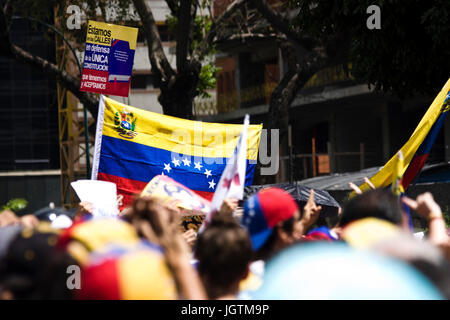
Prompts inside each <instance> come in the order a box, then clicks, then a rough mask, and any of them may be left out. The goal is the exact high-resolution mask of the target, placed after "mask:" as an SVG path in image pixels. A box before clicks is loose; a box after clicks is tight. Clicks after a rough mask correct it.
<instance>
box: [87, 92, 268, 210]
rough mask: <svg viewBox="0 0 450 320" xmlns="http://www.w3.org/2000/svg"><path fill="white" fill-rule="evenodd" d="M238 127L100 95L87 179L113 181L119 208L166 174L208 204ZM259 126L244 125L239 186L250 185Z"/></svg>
mask: <svg viewBox="0 0 450 320" xmlns="http://www.w3.org/2000/svg"><path fill="white" fill-rule="evenodd" d="M242 129H243V125H238V124H221V123H205V122H200V121H192V120H185V119H180V118H175V117H171V116H166V115H162V114H158V113H154V112H150V111H146V110H142V109H138V108H135V107H132V106H128V105H125V104H122V103H120V102H117V101H114V100H112V99H110V98H107V97H105V96H101V98H100V105H99V114H98V118H97V132H96V138H95V151H94V163H93V168H92V179H98V180H104V181H110V182H114V183H115V184H116V185H117V193H118V194H119V195H123V207H124V206H127V205H128V204H129V203H130V202H131V201H132V198H133V196H134V195H136V194H140V193H141V192H142V190H144V188H145V187H146V185H147V184H148V183H149V181H150V180H152V179H153V178H154V177H155V176H158V175H166V176H168V177H170V178H172V179H173V180H175V181H177V182H178V183H181V184H182V185H184V186H186V187H188V188H189V189H191V190H193V191H195V192H196V193H197V194H199V195H201V196H202V197H204V198H206V199H208V200H211V198H212V196H213V194H214V192H215V190H216V188H217V184H218V183H219V180H220V178H221V175H222V172H223V170H224V169H225V166H226V165H227V161H228V159H229V158H230V157H232V155H233V153H234V150H235V147H236V145H237V143H238V139H239V136H240V134H241V131H242ZM261 131H262V125H248V134H247V139H246V140H247V141H246V142H247V146H246V151H245V152H244V154H245V164H246V170H245V172H246V173H245V177H243V179H244V181H245V185H246V186H247V185H250V184H251V183H252V180H253V174H254V171H255V166H256V160H257V155H258V148H259V140H260V136H261Z"/></svg>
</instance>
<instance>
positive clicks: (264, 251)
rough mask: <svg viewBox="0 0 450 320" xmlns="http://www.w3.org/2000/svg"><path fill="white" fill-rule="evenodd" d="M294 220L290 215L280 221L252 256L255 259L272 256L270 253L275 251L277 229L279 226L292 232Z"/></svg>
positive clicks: (264, 258)
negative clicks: (279, 224)
mask: <svg viewBox="0 0 450 320" xmlns="http://www.w3.org/2000/svg"><path fill="white" fill-rule="evenodd" d="M295 222H296V220H295V217H291V218H289V219H287V220H285V221H283V222H282V223H281V226H275V227H274V228H273V229H272V233H271V234H270V236H269V238H267V240H266V242H265V243H264V244H263V246H262V247H261V248H259V249H258V250H257V251H256V253H255V256H254V258H255V260H268V259H269V258H270V257H272V255H273V254H275V253H276V252H274V250H273V247H274V245H275V241H276V239H277V229H279V228H281V229H283V230H284V231H286V232H288V233H292V232H294V224H295Z"/></svg>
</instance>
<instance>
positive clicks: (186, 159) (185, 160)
mask: <svg viewBox="0 0 450 320" xmlns="http://www.w3.org/2000/svg"><path fill="white" fill-rule="evenodd" d="M183 163H184V165H185V166H188V167H190V166H191V161H190V160H188V158H185V159H183Z"/></svg>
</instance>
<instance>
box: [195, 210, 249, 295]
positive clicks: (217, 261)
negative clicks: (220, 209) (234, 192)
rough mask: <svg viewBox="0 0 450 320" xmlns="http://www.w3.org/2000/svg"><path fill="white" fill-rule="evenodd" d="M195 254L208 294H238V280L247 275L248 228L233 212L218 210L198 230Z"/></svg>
mask: <svg viewBox="0 0 450 320" xmlns="http://www.w3.org/2000/svg"><path fill="white" fill-rule="evenodd" d="M195 256H196V258H197V259H198V272H199V274H200V278H201V279H202V281H203V284H204V286H205V288H206V291H207V294H208V297H209V298H210V299H217V298H221V297H224V296H235V295H236V294H237V293H238V290H239V282H240V281H241V280H243V279H244V278H246V277H247V275H248V266H249V263H250V261H251V259H252V246H251V243H250V238H249V236H248V233H247V232H246V230H245V229H243V228H242V227H241V226H240V225H239V224H238V223H237V221H236V220H235V219H234V218H233V217H232V216H231V215H227V214H220V213H217V214H215V215H214V216H213V218H212V220H211V222H210V224H209V225H208V227H207V228H206V229H205V231H203V232H202V233H200V234H199V236H198V239H197V243H196V247H195Z"/></svg>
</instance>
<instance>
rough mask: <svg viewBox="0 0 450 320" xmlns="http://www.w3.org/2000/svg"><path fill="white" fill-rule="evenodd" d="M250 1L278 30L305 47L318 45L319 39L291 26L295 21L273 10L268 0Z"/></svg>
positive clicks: (309, 47)
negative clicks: (303, 33)
mask: <svg viewBox="0 0 450 320" xmlns="http://www.w3.org/2000/svg"><path fill="white" fill-rule="evenodd" d="M250 1H251V3H253V5H254V6H255V7H256V8H257V9H258V11H259V12H260V13H261V14H262V15H263V16H264V18H266V20H267V21H268V22H269V23H270V24H271V25H272V27H274V28H275V29H276V30H277V31H279V32H281V33H284V34H285V35H286V36H287V37H288V38H289V39H291V40H292V41H295V42H297V43H298V44H299V45H301V46H302V47H304V48H305V49H308V50H310V49H311V48H313V47H315V46H317V41H316V40H315V39H313V38H312V37H308V36H305V35H302V33H301V31H300V30H293V29H292V28H290V26H291V25H293V21H291V20H290V19H288V18H286V17H284V16H282V15H281V14H279V13H278V12H276V11H275V10H273V9H272V8H271V7H270V6H269V5H268V4H267V2H266V0H250Z"/></svg>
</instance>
